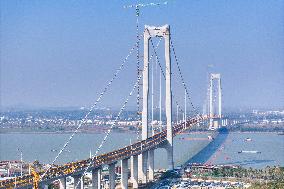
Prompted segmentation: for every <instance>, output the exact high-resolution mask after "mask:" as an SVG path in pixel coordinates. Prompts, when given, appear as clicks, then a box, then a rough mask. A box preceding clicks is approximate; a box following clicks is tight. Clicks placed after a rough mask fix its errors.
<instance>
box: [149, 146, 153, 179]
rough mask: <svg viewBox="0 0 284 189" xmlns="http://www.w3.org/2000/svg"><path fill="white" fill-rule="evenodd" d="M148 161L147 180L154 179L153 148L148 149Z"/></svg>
mask: <svg viewBox="0 0 284 189" xmlns="http://www.w3.org/2000/svg"><path fill="white" fill-rule="evenodd" d="M148 156H149V157H148V158H149V159H148V161H149V181H153V180H154V149H152V150H149V152H148Z"/></svg>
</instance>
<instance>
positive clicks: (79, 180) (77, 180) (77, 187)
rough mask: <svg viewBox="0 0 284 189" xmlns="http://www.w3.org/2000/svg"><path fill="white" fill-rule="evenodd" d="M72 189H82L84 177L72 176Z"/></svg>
mask: <svg viewBox="0 0 284 189" xmlns="http://www.w3.org/2000/svg"><path fill="white" fill-rule="evenodd" d="M73 178H74V189H84V177H83V175H82V174H77V175H73Z"/></svg>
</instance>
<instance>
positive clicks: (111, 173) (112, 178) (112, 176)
mask: <svg viewBox="0 0 284 189" xmlns="http://www.w3.org/2000/svg"><path fill="white" fill-rule="evenodd" d="M108 170H109V188H110V189H115V163H112V164H109V165H108Z"/></svg>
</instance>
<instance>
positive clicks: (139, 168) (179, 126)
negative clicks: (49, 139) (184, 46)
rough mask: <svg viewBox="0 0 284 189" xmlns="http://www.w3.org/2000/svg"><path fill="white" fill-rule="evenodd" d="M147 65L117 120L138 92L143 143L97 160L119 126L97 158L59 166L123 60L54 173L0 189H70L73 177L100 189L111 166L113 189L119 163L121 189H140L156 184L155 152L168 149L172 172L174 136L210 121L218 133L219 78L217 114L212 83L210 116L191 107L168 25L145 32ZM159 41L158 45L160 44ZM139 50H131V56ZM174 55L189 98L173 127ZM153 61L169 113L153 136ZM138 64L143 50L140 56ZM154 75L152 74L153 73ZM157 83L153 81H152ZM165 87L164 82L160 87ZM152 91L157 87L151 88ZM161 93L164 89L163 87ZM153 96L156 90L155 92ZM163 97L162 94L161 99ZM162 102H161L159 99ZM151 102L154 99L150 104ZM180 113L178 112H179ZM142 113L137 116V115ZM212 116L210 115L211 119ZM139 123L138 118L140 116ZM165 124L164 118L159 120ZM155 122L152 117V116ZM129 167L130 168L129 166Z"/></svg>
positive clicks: (34, 175) (76, 182) (19, 179)
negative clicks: (160, 49)
mask: <svg viewBox="0 0 284 189" xmlns="http://www.w3.org/2000/svg"><path fill="white" fill-rule="evenodd" d="M143 37H144V55H143V58H144V65H143V69H142V70H141V69H140V66H139V64H138V67H137V68H138V74H137V81H136V83H135V85H134V86H133V88H132V90H131V92H130V93H129V95H128V96H127V98H126V100H125V102H124V103H123V105H122V107H121V109H120V111H119V113H118V115H117V117H116V119H115V120H116V121H118V120H119V117H120V115H121V112H123V110H124V109H125V106H126V104H127V103H128V101H129V97H131V96H133V94H134V92H135V91H138V100H137V104H138V109H139V106H140V100H141V99H142V101H143V103H142V113H141V114H142V117H141V120H142V121H141V127H142V133H141V140H137V142H135V143H133V144H131V145H129V146H126V147H123V148H120V149H116V150H114V151H111V152H108V153H105V154H101V155H98V153H99V151H100V149H101V148H102V147H103V145H104V142H105V141H106V140H107V138H108V137H109V134H110V132H111V131H112V128H113V126H114V125H115V123H114V124H113V125H112V126H111V127H110V129H109V130H108V131H107V133H106V135H105V137H104V139H103V141H102V142H101V144H100V145H99V147H98V149H97V151H96V153H95V155H94V156H92V157H90V158H88V159H85V160H80V161H76V162H70V163H67V164H64V165H55V162H56V160H57V159H58V157H59V156H60V155H61V153H62V152H63V151H64V149H65V148H66V147H67V146H68V144H69V142H70V141H71V140H72V138H73V137H74V136H75V134H76V133H77V132H78V130H79V129H80V127H81V126H82V124H84V123H85V121H86V119H87V118H88V116H89V114H90V112H91V111H92V110H93V109H94V108H95V106H96V105H97V103H98V102H99V101H100V100H101V99H102V97H103V96H104V94H105V93H106V92H107V91H108V89H109V87H110V86H111V84H112V83H113V81H114V79H115V78H116V77H117V76H118V74H119V73H120V71H121V70H122V69H123V67H124V66H125V65H124V63H125V62H126V61H127V59H128V57H129V55H128V56H127V57H126V58H125V60H124V61H123V64H122V65H121V66H120V67H119V69H117V70H116V72H115V74H114V76H113V78H112V79H111V80H110V81H109V83H108V84H107V85H106V87H105V88H104V90H103V91H102V93H101V94H100V95H99V97H98V99H97V101H96V102H95V104H94V105H93V106H92V107H91V109H90V111H89V113H87V114H86V116H85V117H84V118H83V120H82V122H81V123H80V124H79V125H78V127H77V129H76V130H75V131H74V133H73V134H72V135H71V136H70V138H69V139H68V140H67V142H66V143H65V144H64V145H63V147H62V149H61V150H60V152H59V153H58V154H57V156H56V157H55V159H54V161H53V162H52V164H51V166H50V168H48V169H47V170H44V171H39V172H37V171H36V170H32V172H31V174H28V175H23V176H20V177H15V178H12V179H7V180H4V181H1V182H0V188H1V189H2V188H35V189H37V188H46V187H48V185H50V184H51V183H52V182H53V181H55V180H60V183H61V184H60V187H61V188H62V189H65V188H66V178H67V177H69V176H71V177H73V178H74V188H76V189H83V188H84V182H83V178H84V175H85V174H86V173H87V172H91V173H92V188H94V189H96V188H101V170H102V167H103V166H106V165H107V166H108V170H109V173H108V174H109V188H110V189H114V188H115V187H116V178H115V167H116V164H117V163H118V162H120V161H121V180H120V186H121V188H122V189H127V188H128V185H129V182H131V183H132V187H133V188H138V187H139V183H144V184H145V183H147V182H149V181H153V180H154V154H155V153H154V152H155V150H156V149H157V148H164V149H166V152H167V157H166V158H167V162H168V170H173V169H174V161H173V153H174V149H173V148H174V145H173V137H174V136H176V135H178V134H179V133H181V132H183V131H186V130H188V129H190V128H191V127H192V126H193V125H196V124H200V123H204V122H206V121H207V120H210V125H209V127H210V128H211V129H216V128H218V127H219V125H220V120H221V117H222V115H221V82H220V74H213V75H211V80H210V81H212V80H213V79H216V78H217V79H219V87H218V91H219V98H218V99H219V104H218V111H217V113H216V114H215V113H214V112H215V110H214V107H213V106H214V102H215V101H214V100H213V95H212V94H213V92H212V86H213V84H212V82H211V84H210V88H209V90H210V95H209V106H210V108H209V109H210V110H209V113H206V114H203V115H201V114H199V113H198V111H197V110H196V108H195V107H194V106H193V103H192V101H191V98H190V95H189V91H188V88H187V87H186V84H185V80H184V77H183V76H182V72H181V68H180V66H179V62H178V59H177V55H176V52H175V49H174V46H173V42H172V40H171V33H170V26H169V25H164V26H161V27H156V26H145V29H144V32H143ZM155 37H157V38H159V39H160V41H161V40H162V39H164V42H165V45H164V47H165V49H164V55H165V69H164V70H163V69H162V65H161V62H160V60H159V58H158V55H157V52H156V47H155V46H154V43H153V41H152V38H155ZM140 38H141V37H140V36H139V35H138V37H137V42H136V44H135V46H136V47H138V48H139V40H140ZM160 41H159V42H158V44H159V43H160ZM150 45H151V46H152V49H153V51H154V53H153V54H152V55H151V56H149V54H150V53H149V52H150V51H149V47H150ZM134 49H135V47H134V48H132V49H131V53H132V51H133V50H134ZM171 53H173V54H172V55H173V56H174V59H175V62H176V63H177V67H178V73H179V74H180V77H181V84H182V86H183V87H184V91H185V93H184V99H185V107H184V108H185V110H184V111H183V120H182V121H180V122H177V123H176V124H174V122H173V118H172V115H173V111H172V110H173V108H172V106H173V105H172V104H173V102H172V101H173V100H174V97H175V96H174V95H173V90H172V74H173V73H172V71H171ZM153 56H155V59H156V62H157V65H158V66H159V67H160V78H161V77H162V76H163V77H164V79H165V114H166V123H165V128H164V129H160V130H159V131H158V132H157V131H154V128H153V125H151V124H150V123H149V120H150V119H149V112H150V111H149V109H150V108H149V105H148V104H149V96H150V95H149V86H150V82H149V78H150V77H149V75H150V74H149V64H150V60H151V59H152V58H153ZM137 58H138V60H137V63H139V51H137ZM152 75H153V74H152ZM152 80H153V76H152ZM141 81H142V86H143V90H142V92H143V96H142V98H140V96H139V86H140V85H141ZM160 85H161V82H160ZM152 86H153V84H152ZM160 88H161V87H160ZM152 91H153V90H152ZM160 96H161V95H160ZM160 99H161V98H160ZM186 99H188V100H189V101H190V103H191V106H192V109H193V111H194V113H195V114H194V116H192V117H189V116H188V115H187V114H186V112H187V110H186ZM152 101H153V100H152ZM175 103H176V104H177V107H181V106H179V104H178V102H177V100H175ZM178 109H179V108H178ZM139 115H140V114H139V113H138V116H139ZM152 115H153V105H152ZM207 115H208V116H207ZM138 118H139V119H140V117H138ZM160 119H161V117H160ZM152 120H153V116H152ZM129 165H130V167H129ZM129 168H130V175H131V177H130V178H129V177H128V175H129Z"/></svg>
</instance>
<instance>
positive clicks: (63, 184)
mask: <svg viewBox="0 0 284 189" xmlns="http://www.w3.org/2000/svg"><path fill="white" fill-rule="evenodd" d="M59 188H60V189H66V177H64V178H61V179H59Z"/></svg>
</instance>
